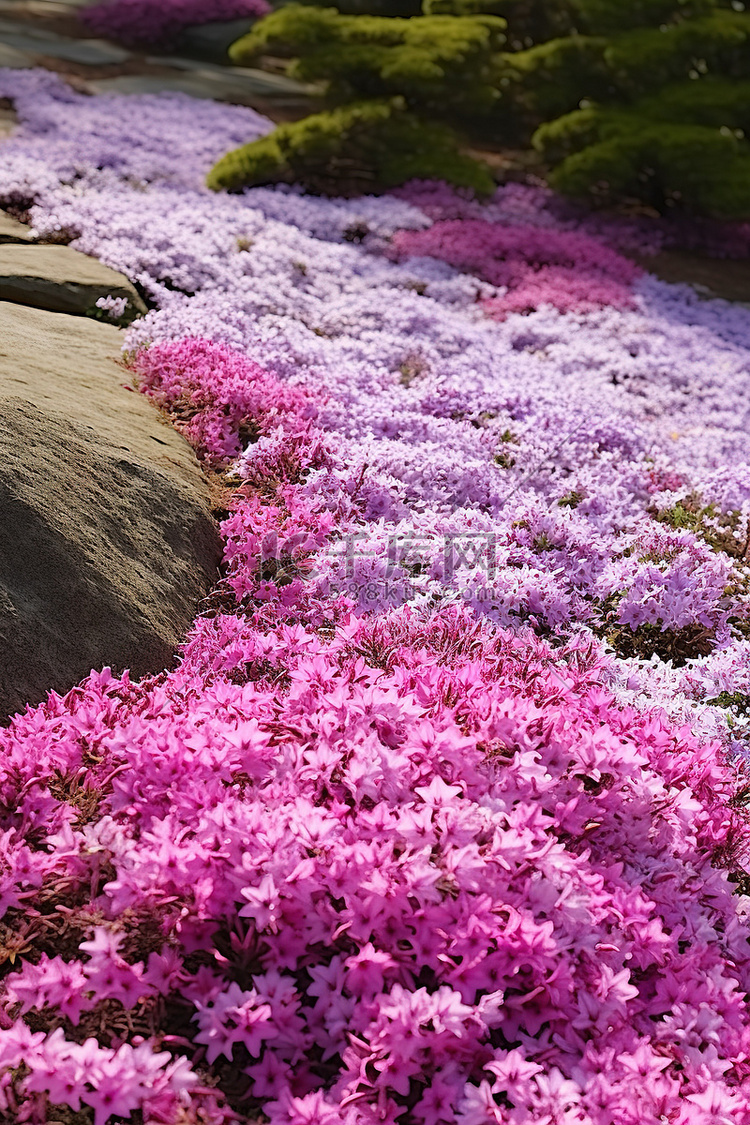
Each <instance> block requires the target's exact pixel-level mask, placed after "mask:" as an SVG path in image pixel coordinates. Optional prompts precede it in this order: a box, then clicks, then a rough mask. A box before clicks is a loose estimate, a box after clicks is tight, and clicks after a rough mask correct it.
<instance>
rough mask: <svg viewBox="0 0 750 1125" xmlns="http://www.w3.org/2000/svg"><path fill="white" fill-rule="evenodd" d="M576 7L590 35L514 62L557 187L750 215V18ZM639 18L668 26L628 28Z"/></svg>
mask: <svg viewBox="0 0 750 1125" xmlns="http://www.w3.org/2000/svg"><path fill="white" fill-rule="evenodd" d="M577 3H578V4H579V8H580V12H581V18H582V21H583V25H584V27H585V29H586V31H587V32H588V33H587V34H582V35H569V36H567V37H565V38H561V39H556V40H551V41H550V42H547V43H543V44H541V45H538V46H536V47H534V48H532V49H530V50H528V51H521V52H518V53H516V54H506V56H505V60H506V63H507V65H508V67H509V68H510V70H511V77H512V85H513V91H514V96H515V98H516V100H517V102H518V104H519V105H520V106H521V107H522V110H523V112H524V114H525V120H526V122H527V123H528V124H533V123H534V122H536V124H537V125H538V126H539V127H538V128H537V130H536V132H535V134H534V138H533V143H534V146H535V147H536V148H537V149H538V150H539V151H540V152H541V154H542V155H543V157H544V159H545V161H546V162H548V163H549V164H551V165H553V166H556V167H554V171H553V172H552V175H551V177H550V179H551V183H552V185H553V186H554V187H556V188H557V189H558V190H560V191H562V192H565V193H566V194H570V195H576V196H581V197H587V198H588V199H589V200H593V201H599V202H603V203H607V204H612V203H615V202H617V201H619V200H621V199H623V198H631V199H640V200H642V201H644V202H646V203H648V204H649V205H650V206H652V207H655V208H657V209H658V210H660V211H663V210H665V209H666V208H668V207H675V206H679V207H682V208H684V209H689V210H691V211H694V212H697V213H703V214H709V215H714V216H717V217H720V218H726V219H738V218H746V217H747V216H748V215H750V145H749V144H748V143H747V142H746V141H745V133H748V134H750V82H748V81H747V79H748V78H750V13H746V12H744V11H734V10H731V9H728V8H721V7H719V6H718V5H717V4H716V3H715V0H686V2H685V3H684V4H680V3H679V0H663V2H662V0H643V2H642V3H640V4H635V5H622V4H620V3H619V2H618V3H617V4H615V3H613V2H612V0H577ZM639 13H640V14H639ZM636 18H640V19H644V20H647V19H648V20H651V19H656V18H661V19H663V20H665V22H663V23H661V24H660V25H658V26H646V27H633V26H629V27H626V24H627V22H628V21H634V20H635V19H636ZM623 28H625V29H624V30H623ZM541 121H544V122H545V123H544V124H542V125H539V122H541Z"/></svg>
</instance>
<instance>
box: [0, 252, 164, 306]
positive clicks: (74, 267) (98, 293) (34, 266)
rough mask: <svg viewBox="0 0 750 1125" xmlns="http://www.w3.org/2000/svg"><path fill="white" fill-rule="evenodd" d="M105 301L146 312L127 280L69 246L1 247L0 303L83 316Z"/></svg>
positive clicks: (115, 271)
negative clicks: (123, 300)
mask: <svg viewBox="0 0 750 1125" xmlns="http://www.w3.org/2000/svg"><path fill="white" fill-rule="evenodd" d="M109 296H112V297H125V298H126V300H127V301H128V302H129V304H130V306H131V310H137V311H138V312H145V311H146V310H145V306H144V304H143V301H142V300H141V298H140V297H139V296H138V293H137V292H136V290H135V289H134V288H133V286H132V285H131V284H130V282H129V281H128V279H127V278H126V277H124V276H123V275H122V274H121V273H118V272H117V270H113V269H110V268H109V266H105V265H103V264H102V262H98V261H97V260H96V258H89V257H88V256H87V255H86V254H79V252H78V251H77V250H71V248H70V246H42V245H38V246H26V245H23V244H20V243H7V244H4V245H0V301H15V302H17V303H18V304H22V305H33V306H34V307H35V308H37V309H50V310H51V311H52V312H65V313H78V314H85V313H88V312H91V311H92V310H95V308H96V302H97V301H98V300H99V298H100V297H109Z"/></svg>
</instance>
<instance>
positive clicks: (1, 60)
mask: <svg viewBox="0 0 750 1125" xmlns="http://www.w3.org/2000/svg"><path fill="white" fill-rule="evenodd" d="M33 65H34V63H33V60H32V59H31V58H30V56H29V55H28V54H26V53H25V52H24V51H18V50H17V49H16V48H15V47H9V46H8V44H7V43H0V66H5V67H8V69H9V70H26V69H28V68H29V67H32V66H33Z"/></svg>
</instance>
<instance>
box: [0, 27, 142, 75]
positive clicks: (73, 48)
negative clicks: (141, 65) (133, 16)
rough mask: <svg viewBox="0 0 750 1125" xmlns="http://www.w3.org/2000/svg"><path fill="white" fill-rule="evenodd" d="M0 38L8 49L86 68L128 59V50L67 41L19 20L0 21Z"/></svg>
mask: <svg viewBox="0 0 750 1125" xmlns="http://www.w3.org/2000/svg"><path fill="white" fill-rule="evenodd" d="M0 39H2V42H3V45H4V46H7V47H9V48H11V49H12V50H16V51H22V52H25V53H27V54H29V55H47V56H48V57H49V58H55V59H64V60H66V61H67V62H76V63H84V64H85V65H88V66H108V65H111V64H113V63H121V62H124V61H125V60H126V59H128V58H130V52H129V51H126V50H125V49H124V48H123V47H118V46H116V45H115V44H114V43H109V42H108V41H107V40H106V39H70V38H69V37H68V36H65V35H57V34H56V33H55V32H53V31H48V30H47V29H45V28H40V27H35V26H34V25H33V24H29V23H23V22H21V21H20V20H9V19H0Z"/></svg>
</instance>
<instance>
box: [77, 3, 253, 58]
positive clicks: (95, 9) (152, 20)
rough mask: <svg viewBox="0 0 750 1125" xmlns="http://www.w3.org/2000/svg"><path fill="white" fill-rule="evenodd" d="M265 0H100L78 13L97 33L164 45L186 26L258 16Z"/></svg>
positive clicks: (133, 42) (125, 40)
mask: <svg viewBox="0 0 750 1125" xmlns="http://www.w3.org/2000/svg"><path fill="white" fill-rule="evenodd" d="M270 10H271V9H270V7H269V5H268V4H267V3H266V0H159V2H158V3H153V0H101V2H100V3H96V4H91V5H90V6H88V7H86V8H84V9H83V10H82V12H81V18H82V20H83V22H84V24H85V25H86V26H87V27H88V28H90V30H91V31H93V32H95V33H96V34H97V35H105V36H108V37H109V38H111V39H118V40H119V41H120V42H122V43H127V44H128V45H131V46H157V47H161V46H168V45H169V44H170V43H171V42H173V40H174V39H175V38H176V37H177V36H178V35H179V34H180V32H181V31H184V30H185V29H186V28H188V27H192V26H194V25H195V24H202V23H209V22H212V21H214V20H237V19H244V18H245V17H246V16H247V18H248V19H258V17H259V16H264V15H266V13H267V12H269V11H270Z"/></svg>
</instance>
